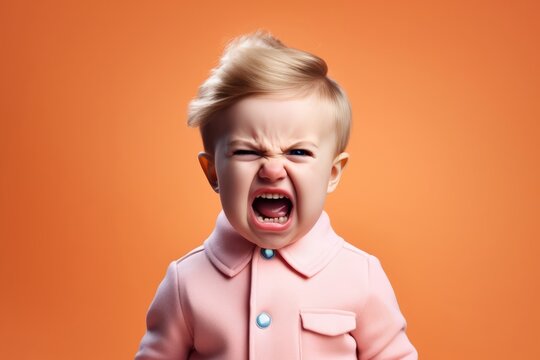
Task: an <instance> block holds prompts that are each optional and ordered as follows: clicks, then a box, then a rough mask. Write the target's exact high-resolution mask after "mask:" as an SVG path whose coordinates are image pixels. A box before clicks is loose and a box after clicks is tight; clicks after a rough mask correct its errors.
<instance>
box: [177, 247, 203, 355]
mask: <svg viewBox="0 0 540 360" xmlns="http://www.w3.org/2000/svg"><path fill="white" fill-rule="evenodd" d="M197 252H199V251H197ZM197 252H194V253H193V254H195V253H197ZM193 254H188V255H187V256H186V257H188V256H191V255H193ZM174 272H175V274H176V290H177V292H178V306H179V307H180V312H181V313H182V317H183V318H184V323H185V324H186V329H187V331H188V332H189V336H190V337H191V344H192V345H193V343H194V341H195V337H194V335H193V330H192V328H191V323H190V322H189V318H188V317H186V313H185V312H184V307H183V306H182V292H181V291H180V275H179V274H178V262H176V263H175V268H174Z"/></svg>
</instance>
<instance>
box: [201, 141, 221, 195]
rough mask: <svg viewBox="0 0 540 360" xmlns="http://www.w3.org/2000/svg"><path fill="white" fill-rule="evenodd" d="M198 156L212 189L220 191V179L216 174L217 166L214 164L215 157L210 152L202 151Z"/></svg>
mask: <svg viewBox="0 0 540 360" xmlns="http://www.w3.org/2000/svg"><path fill="white" fill-rule="evenodd" d="M198 158H199V164H201V168H202V170H203V172H204V175H206V178H207V179H208V182H209V183H210V186H211V187H212V189H214V191H215V192H217V193H219V186H218V179H217V175H216V166H215V164H214V157H213V156H212V155H210V154H209V153H206V152H204V151H202V152H200V153H199V155H198Z"/></svg>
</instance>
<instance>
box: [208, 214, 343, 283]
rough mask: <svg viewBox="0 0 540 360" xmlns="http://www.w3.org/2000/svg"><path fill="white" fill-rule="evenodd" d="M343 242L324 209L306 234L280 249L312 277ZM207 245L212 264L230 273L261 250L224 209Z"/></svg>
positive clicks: (295, 267)
mask: <svg viewBox="0 0 540 360" xmlns="http://www.w3.org/2000/svg"><path fill="white" fill-rule="evenodd" d="M343 242H344V240H343V239H342V238H341V237H339V236H338V235H337V234H336V233H335V232H334V230H333V229H332V227H331V225H330V219H329V217H328V214H326V212H324V211H323V212H322V214H321V216H320V217H319V219H318V220H317V222H316V223H315V225H314V226H313V227H312V228H311V230H310V231H309V232H308V233H307V234H306V235H304V236H303V237H302V238H300V239H299V240H297V241H296V242H294V243H292V244H290V245H287V246H285V247H283V248H281V249H277V252H278V253H279V254H280V255H281V257H282V258H283V259H284V260H285V261H286V262H287V263H288V264H289V265H290V266H291V267H292V268H293V269H295V270H296V271H297V272H298V273H300V274H302V275H303V276H305V277H308V278H309V277H312V276H313V275H315V274H316V273H318V272H319V271H321V270H322V269H323V268H324V267H325V266H326V265H328V263H329V262H330V261H331V260H332V259H333V258H334V256H336V255H337V253H338V251H339V250H340V249H341V247H342V246H343ZM204 248H205V250H206V251H205V252H206V254H207V256H208V258H209V259H210V261H211V262H212V264H214V266H215V267H216V268H217V269H218V270H219V271H221V272H222V273H223V274H225V275H227V276H229V277H233V276H235V275H236V274H238V273H239V272H240V271H242V269H243V268H244V267H246V265H247V264H249V262H250V261H251V258H252V256H253V252H254V251H255V250H257V251H258V250H259V248H258V246H256V245H255V244H253V243H251V242H250V241H248V240H246V239H245V238H243V237H242V236H241V235H240V234H238V233H237V232H236V230H235V229H234V228H233V227H232V225H231V224H230V223H229V221H228V220H227V217H226V216H225V213H224V212H223V211H221V212H220V214H219V215H218V218H217V220H216V227H215V228H214V231H213V232H212V234H210V236H209V237H208V239H206V241H205V242H204ZM256 248H257V249H256Z"/></svg>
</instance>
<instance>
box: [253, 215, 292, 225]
mask: <svg viewBox="0 0 540 360" xmlns="http://www.w3.org/2000/svg"><path fill="white" fill-rule="evenodd" d="M257 218H258V219H259V221H260V222H265V223H278V224H284V223H285V222H286V221H287V220H288V219H289V217H288V216H281V217H278V218H265V217H262V216H258V217H257Z"/></svg>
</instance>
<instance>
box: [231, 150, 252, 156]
mask: <svg viewBox="0 0 540 360" xmlns="http://www.w3.org/2000/svg"><path fill="white" fill-rule="evenodd" d="M233 155H258V153H257V152H256V151H255V150H246V149H239V150H235V151H233Z"/></svg>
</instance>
